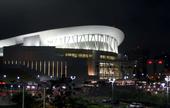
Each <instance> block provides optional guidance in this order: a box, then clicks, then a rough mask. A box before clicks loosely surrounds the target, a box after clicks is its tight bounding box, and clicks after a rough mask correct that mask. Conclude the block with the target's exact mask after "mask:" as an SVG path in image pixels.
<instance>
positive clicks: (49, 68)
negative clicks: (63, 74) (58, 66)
mask: <svg viewBox="0 0 170 108" xmlns="http://www.w3.org/2000/svg"><path fill="white" fill-rule="evenodd" d="M48 75H50V61H48Z"/></svg>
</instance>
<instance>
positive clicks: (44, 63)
mask: <svg viewBox="0 0 170 108" xmlns="http://www.w3.org/2000/svg"><path fill="white" fill-rule="evenodd" d="M45 73H46V61H44V74H45Z"/></svg>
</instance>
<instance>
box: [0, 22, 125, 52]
mask: <svg viewBox="0 0 170 108" xmlns="http://www.w3.org/2000/svg"><path fill="white" fill-rule="evenodd" d="M123 39H124V33H123V32H122V31H121V30H119V29H117V28H114V27H109V26H98V25H97V26H96V25H93V26H77V27H67V28H61V29H52V30H46V31H41V32H36V33H30V34H26V35H20V36H16V37H12V38H8V39H4V40H0V48H3V47H4V46H11V45H16V44H23V46H55V47H56V48H71V49H87V50H99V51H107V52H114V53H118V46H119V45H120V44H121V42H122V41H123ZM1 54H2V52H1Z"/></svg>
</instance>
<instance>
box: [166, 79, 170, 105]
mask: <svg viewBox="0 0 170 108" xmlns="http://www.w3.org/2000/svg"><path fill="white" fill-rule="evenodd" d="M165 81H166V82H167V100H166V101H167V108H168V95H169V81H170V76H166V77H165Z"/></svg>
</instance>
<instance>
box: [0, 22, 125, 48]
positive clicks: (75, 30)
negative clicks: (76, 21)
mask: <svg viewBox="0 0 170 108" xmlns="http://www.w3.org/2000/svg"><path fill="white" fill-rule="evenodd" d="M80 34H106V35H110V36H113V37H114V38H116V40H117V41H118V45H120V44H121V42H122V41H123V39H124V33H123V32H122V31H121V30H119V29H117V28H114V27H109V26H98V25H90V26H76V27H66V28H60V29H52V30H45V31H40V32H35V33H29V34H25V35H20V36H16V37H12V38H7V39H3V40H0V47H1V48H2V47H4V46H11V45H15V44H20V43H23V41H24V38H26V37H30V36H37V35H38V36H40V37H41V38H42V39H41V40H42V41H43V40H46V39H47V38H50V37H54V36H66V35H68V36H69V35H80Z"/></svg>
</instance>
